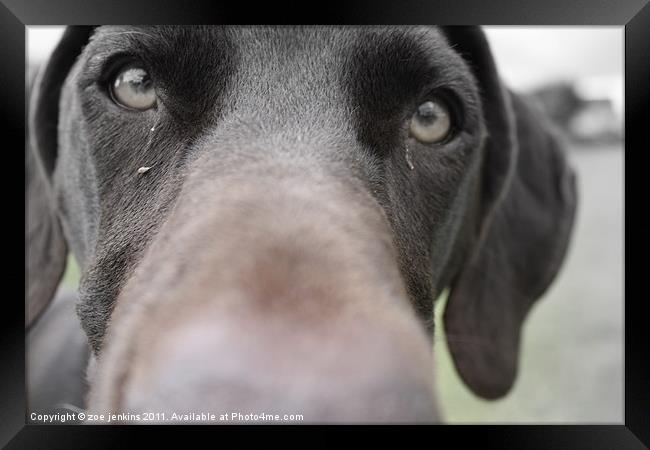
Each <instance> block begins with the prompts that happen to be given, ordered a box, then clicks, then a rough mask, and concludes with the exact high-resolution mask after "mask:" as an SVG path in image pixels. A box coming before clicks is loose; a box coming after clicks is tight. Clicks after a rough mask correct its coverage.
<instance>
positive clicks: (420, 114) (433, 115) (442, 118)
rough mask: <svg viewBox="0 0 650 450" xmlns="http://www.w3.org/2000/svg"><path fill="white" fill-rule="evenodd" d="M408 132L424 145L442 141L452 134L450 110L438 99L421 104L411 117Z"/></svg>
mask: <svg viewBox="0 0 650 450" xmlns="http://www.w3.org/2000/svg"><path fill="white" fill-rule="evenodd" d="M410 132H411V135H412V136H413V137H414V138H415V139H417V140H418V141H420V142H422V143H424V144H433V143H438V142H442V141H444V140H445V139H447V138H448V137H449V136H450V135H451V132H452V123H451V108H450V107H449V106H448V104H447V103H446V102H445V101H444V100H443V99H442V98H440V97H434V98H432V99H431V100H429V101H426V102H424V103H422V104H421V105H420V106H418V108H417V109H416V111H415V113H414V114H413V117H411V123H410Z"/></svg>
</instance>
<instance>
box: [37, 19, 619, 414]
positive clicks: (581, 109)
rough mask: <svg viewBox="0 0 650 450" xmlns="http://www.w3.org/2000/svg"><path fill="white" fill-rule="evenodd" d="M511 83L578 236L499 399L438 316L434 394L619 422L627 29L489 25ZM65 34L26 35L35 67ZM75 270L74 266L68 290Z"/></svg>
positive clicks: (455, 402) (485, 407)
mask: <svg viewBox="0 0 650 450" xmlns="http://www.w3.org/2000/svg"><path fill="white" fill-rule="evenodd" d="M485 31H486V33H487V36H488V39H489V41H490V45H491V47H492V51H493V53H494V56H495V59H496V62H497V67H498V68H499V71H500V73H501V76H502V78H503V80H504V81H505V83H506V84H507V85H508V86H509V87H510V88H512V89H513V90H514V91H516V92H518V93H520V94H523V95H526V96H529V97H530V98H532V99H533V100H534V101H535V102H536V103H537V104H538V105H539V106H540V107H541V108H543V109H544V110H545V111H546V112H547V114H548V115H549V116H550V117H551V118H552V119H553V121H554V123H555V125H556V127H557V128H558V130H559V131H560V132H561V133H562V135H563V136H564V139H565V140H566V142H567V146H568V151H569V159H570V161H571V162H572V163H573V166H574V167H575V169H576V172H577V174H578V190H579V205H578V212H577V217H576V226H575V230H574V233H575V234H574V238H573V241H572V243H571V246H570V248H569V252H568V255H567V259H566V260H565V262H564V267H563V269H562V270H561V271H560V274H559V276H558V277H557V278H556V280H555V283H554V284H553V285H552V286H551V288H550V289H549V290H548V291H547V293H546V294H545V296H544V298H542V299H541V300H540V301H539V302H538V303H537V304H536V306H534V308H533V310H532V312H531V314H530V316H529V319H528V321H527V323H526V325H525V327H524V335H523V341H522V353H521V361H520V371H519V376H518V378H517V381H516V384H515V386H514V388H513V389H512V391H511V392H510V393H509V394H508V395H507V396H506V397H505V398H503V399H501V400H496V401H485V400H481V399H479V398H477V397H475V396H474V395H473V394H472V393H471V392H470V391H469V390H468V389H467V388H466V387H465V386H464V385H463V384H462V381H460V379H459V378H458V376H457V374H456V372H455V369H454V367H453V364H452V362H451V359H450V357H449V353H448V350H447V347H446V343H445V339H444V330H443V324H442V323H441V321H440V317H441V315H442V309H443V308H444V303H445V296H444V295H443V296H442V298H441V299H440V301H439V302H438V305H437V307H436V316H437V317H436V318H437V327H436V335H435V346H434V349H435V350H434V354H435V364H436V366H437V367H436V368H435V370H436V378H437V380H436V381H437V391H438V396H439V401H440V407H441V409H442V413H443V416H444V418H445V420H446V421H447V422H448V423H557V424H562V423H623V179H624V171H623V142H624V130H623V111H624V105H623V98H624V97H623V31H624V29H623V28H622V27H570V28H568V27H555V26H552V27H519V26H516V27H512V26H508V27H485ZM62 32H63V27H52V26H47V27H28V28H27V52H28V53H27V54H28V68H29V71H30V72H31V71H32V69H33V68H34V67H36V66H38V64H40V63H42V62H43V61H44V60H45V59H46V58H47V56H48V55H49V53H50V52H51V50H52V48H53V47H54V45H56V42H57V41H58V39H59V38H60V36H61V33H62ZM78 281H79V270H78V268H77V266H76V264H75V263H74V260H73V259H72V258H70V259H69V265H68V269H67V272H66V275H65V279H64V286H65V287H68V288H75V287H76V286H77V284H78Z"/></svg>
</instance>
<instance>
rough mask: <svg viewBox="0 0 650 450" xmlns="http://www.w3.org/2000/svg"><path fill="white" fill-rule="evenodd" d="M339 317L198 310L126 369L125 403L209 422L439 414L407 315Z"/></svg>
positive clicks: (424, 355) (399, 418) (403, 418)
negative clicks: (201, 313)
mask: <svg viewBox="0 0 650 450" xmlns="http://www.w3.org/2000/svg"><path fill="white" fill-rule="evenodd" d="M223 319H226V318H223ZM336 320H337V321H338V322H339V323H332V324H330V326H328V327H322V326H320V327H318V326H317V327H315V328H314V327H312V329H309V330H308V329H307V327H303V326H298V325H295V324H293V325H292V323H291V322H290V321H284V320H276V319H275V318H274V317H268V318H266V319H264V318H260V317H250V316H248V317H246V316H244V317H237V316H236V315H235V316H230V317H228V318H227V320H219V319H216V320H215V319H214V318H213V319H211V320H206V317H203V318H199V317H197V318H196V319H195V320H192V321H191V322H189V323H186V324H184V325H180V326H178V327H176V328H175V329H171V330H170V331H169V332H168V333H165V336H164V337H162V338H159V340H158V342H155V343H152V345H151V347H150V348H149V350H148V356H147V357H146V359H145V360H144V361H141V362H140V364H138V366H137V367H134V368H133V370H132V371H131V373H129V374H128V378H127V380H126V381H125V385H124V388H123V391H122V392H123V399H125V401H126V404H125V405H123V408H122V409H123V410H125V411H130V412H133V413H137V412H141V411H152V412H155V413H157V414H158V415H157V416H155V418H156V419H157V420H165V421H169V420H173V421H177V420H180V421H200V422H207V423H231V422H245V423H247V422H250V423H264V422H281V423H285V422H286V423H290V422H304V423H315V422H318V423H322V422H326V423H341V422H343V423H346V422H347V423H349V422H353V423H354V422H363V423H367V422H390V423H399V422H428V421H435V420H436V419H437V417H436V409H435V405H434V400H433V393H432V386H431V385H430V381H431V380H430V373H431V369H432V366H431V361H430V359H429V356H430V355H429V353H430V352H428V351H426V350H425V351H422V350H423V349H422V348H421V346H422V345H426V343H425V342H424V341H425V340H420V339H417V338H418V337H419V336H408V331H407V329H406V328H403V327H402V326H401V324H399V323H396V324H393V327H394V328H393V329H394V331H395V332H394V333H391V332H390V328H388V330H389V331H388V332H387V328H386V326H385V325H387V324H382V325H383V326H381V327H380V324H370V323H366V322H364V321H363V320H359V319H358V318H356V319H355V320H356V322H357V323H356V327H355V328H350V327H349V326H347V325H345V324H344V322H346V321H348V320H353V317H349V318H346V317H339V318H338V319H336ZM393 320H395V318H393ZM345 330H348V331H345ZM349 330H352V331H349ZM337 334H338V335H337ZM414 337H415V338H416V339H413V338H414ZM418 344H420V345H418ZM163 418H164V419H163Z"/></svg>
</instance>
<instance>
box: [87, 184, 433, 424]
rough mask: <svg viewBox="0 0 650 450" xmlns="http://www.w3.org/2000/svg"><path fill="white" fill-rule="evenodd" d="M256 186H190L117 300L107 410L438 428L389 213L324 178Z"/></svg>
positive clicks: (425, 352) (104, 393)
mask: <svg viewBox="0 0 650 450" xmlns="http://www.w3.org/2000/svg"><path fill="white" fill-rule="evenodd" d="M250 179H252V177H249V178H248V179H246V180H243V179H241V178H233V179H231V180H225V181H224V183H227V182H229V184H228V189H227V190H226V189H224V190H223V191H222V190H221V186H219V184H218V183H217V182H214V181H212V182H211V183H206V184H203V183H200V182H197V183H195V184H192V183H189V184H188V186H189V187H188V188H187V194H186V197H181V199H180V200H179V205H180V206H179V207H178V208H177V210H176V211H175V212H174V213H173V214H172V216H171V217H170V219H169V221H168V222H167V223H166V224H165V226H164V228H163V229H162V230H161V232H160V234H159V237H158V238H157V240H156V242H154V243H153V244H152V245H151V248H150V250H149V252H148V253H147V255H145V257H144V259H143V262H142V264H141V265H140V267H139V268H138V269H137V272H136V274H135V276H134V277H133V278H132V279H131V280H130V282H129V283H128V285H127V286H126V287H125V289H124V291H123V294H122V296H121V297H120V298H119V299H118V304H117V306H116V309H115V311H114V313H113V317H114V319H113V321H114V323H113V325H112V328H111V329H109V333H113V334H114V335H117V334H119V335H120V336H121V337H122V339H120V340H119V341H117V342H118V344H119V345H118V344H113V345H112V346H111V345H110V343H109V346H108V347H107V348H106V350H105V355H103V359H104V370H103V371H102V373H103V374H104V377H103V378H102V379H100V380H99V381H98V383H97V384H96V388H95V390H94V392H93V393H92V394H93V396H92V397H91V403H92V404H93V405H94V407H95V409H100V410H101V409H102V408H108V409H110V410H114V411H132V412H137V411H142V410H152V411H160V412H165V413H166V414H171V413H173V412H177V413H179V414H180V413H187V412H192V411H194V412H196V411H197V410H198V411H204V412H205V413H207V414H211V415H214V416H215V417H226V415H227V414H233V413H235V414H237V413H242V414H245V413H246V412H247V411H249V410H252V411H262V412H265V413H268V414H270V415H271V416H272V417H276V416H278V417H284V415H285V414H288V415H291V414H298V415H302V417H303V418H304V421H306V422H323V421H325V422H355V421H357V422H367V421H377V422H381V421H390V422H399V421H405V422H409V421H416V420H417V421H428V420H435V419H436V416H435V408H434V402H433V394H432V380H431V371H432V361H431V359H432V358H431V349H430V341H429V339H428V338H427V337H426V334H425V333H424V330H423V329H422V327H421V326H420V323H419V322H418V320H417V319H416V316H415V313H414V311H413V308H412V306H411V305H410V304H409V300H408V297H407V294H406V290H405V287H404V284H403V280H402V278H401V275H400V272H399V268H398V267H397V265H396V264H395V261H396V255H395V248H394V245H393V242H392V240H391V238H390V231H389V225H388V222H387V220H386V218H385V217H384V216H383V213H382V212H381V210H380V207H379V206H378V205H377V204H376V203H374V201H373V200H372V198H371V197H370V196H369V195H368V194H367V193H364V191H363V189H360V188H358V187H357V188H355V187H352V188H350V187H346V186H343V185H341V184H336V183H334V182H331V183H327V180H326V179H325V178H322V179H320V180H316V181H314V180H313V179H309V178H307V177H304V176H303V177H299V178H295V177H294V178H290V177H284V178H283V177H273V178H271V177H264V176H262V177H259V178H257V179H256V180H255V182H254V183H253V182H251V181H250ZM222 192H227V195H225V194H223V193H222ZM208 206H209V207H208ZM167 260H174V261H175V264H174V265H173V266H170V265H165V264H164V261H167ZM126 336H129V337H128V338H126ZM109 342H110V335H109ZM93 399H94V400H93ZM209 417H212V416H209ZM237 417H238V416H237ZM204 418H205V416H199V420H201V419H204ZM190 420H191V418H190ZM281 420H282V419H280V421H281Z"/></svg>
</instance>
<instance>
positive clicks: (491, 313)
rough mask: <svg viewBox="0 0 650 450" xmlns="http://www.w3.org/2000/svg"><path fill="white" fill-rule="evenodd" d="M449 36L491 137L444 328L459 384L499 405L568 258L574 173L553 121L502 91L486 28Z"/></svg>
mask: <svg viewBox="0 0 650 450" xmlns="http://www.w3.org/2000/svg"><path fill="white" fill-rule="evenodd" d="M444 33H445V35H446V36H447V38H448V40H449V43H450V45H451V46H452V47H453V48H454V49H455V50H456V51H458V52H459V53H460V54H461V56H462V57H463V58H464V59H465V60H466V61H467V63H468V64H469V66H470V67H471V69H472V71H473V73H474V76H475V78H476V80H477V83H478V85H479V89H480V91H481V98H482V104H483V113H484V119H485V122H486V125H487V130H488V138H487V141H486V145H485V147H484V155H483V166H482V169H481V181H480V187H479V189H480V200H479V203H480V208H479V214H478V218H479V219H478V221H477V223H476V227H475V235H474V238H475V239H474V242H473V244H472V247H471V249H470V250H469V253H468V255H467V258H466V260H465V262H464V265H463V266H462V268H461V269H460V271H459V273H458V274H457V275H456V277H455V279H454V280H453V281H452V283H451V286H450V293H449V299H448V303H447V307H446V310H445V312H444V326H445V332H446V334H447V341H448V345H449V349H450V352H451V355H452V358H453V360H454V364H455V366H456V369H457V370H458V372H459V374H460V376H461V378H462V379H463V380H464V382H465V383H466V384H467V385H468V386H469V387H470V388H471V389H472V391H474V392H475V393H476V394H477V395H480V396H481V397H484V398H490V399H494V398H499V397H502V396H503V395H505V394H506V393H507V392H508V391H509V390H510V388H511V387H512V384H513V383H514V380H515V376H516V373H517V363H518V358H519V340H520V334H521V327H522V324H523V321H524V319H525V317H526V315H527V313H528V311H529V310H530V308H531V306H532V305H533V303H534V302H535V301H536V300H537V299H538V298H540V297H541V296H542V295H543V294H544V292H545V290H546V288H547V287H548V286H549V285H550V283H551V282H552V280H553V278H554V277H555V275H556V274H557V272H558V270H559V268H560V266H561V263H562V260H563V259H564V256H565V253H566V250H567V247H568V242H569V236H570V234H571V230H572V227H573V219H574V215H575V210H576V188H575V176H574V173H573V170H572V169H571V167H570V166H569V165H568V163H567V160H566V157H565V154H564V151H563V148H562V145H561V144H560V141H559V140H558V139H557V138H556V137H555V136H554V135H553V132H552V131H551V126H550V123H549V122H548V121H547V120H546V119H545V117H544V116H543V115H542V114H540V113H539V112H538V111H537V110H535V109H533V108H531V106H530V105H528V104H526V102H524V101H523V99H521V98H519V97H518V96H516V95H514V94H512V93H510V92H509V91H508V90H506V89H505V88H504V87H503V85H502V84H501V81H500V79H499V76H498V74H497V70H496V67H495V63H494V60H493V58H492V55H491V52H490V49H489V46H488V43H487V40H486V37H485V35H484V34H483V32H482V30H480V29H479V28H477V27H448V28H445V29H444Z"/></svg>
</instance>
